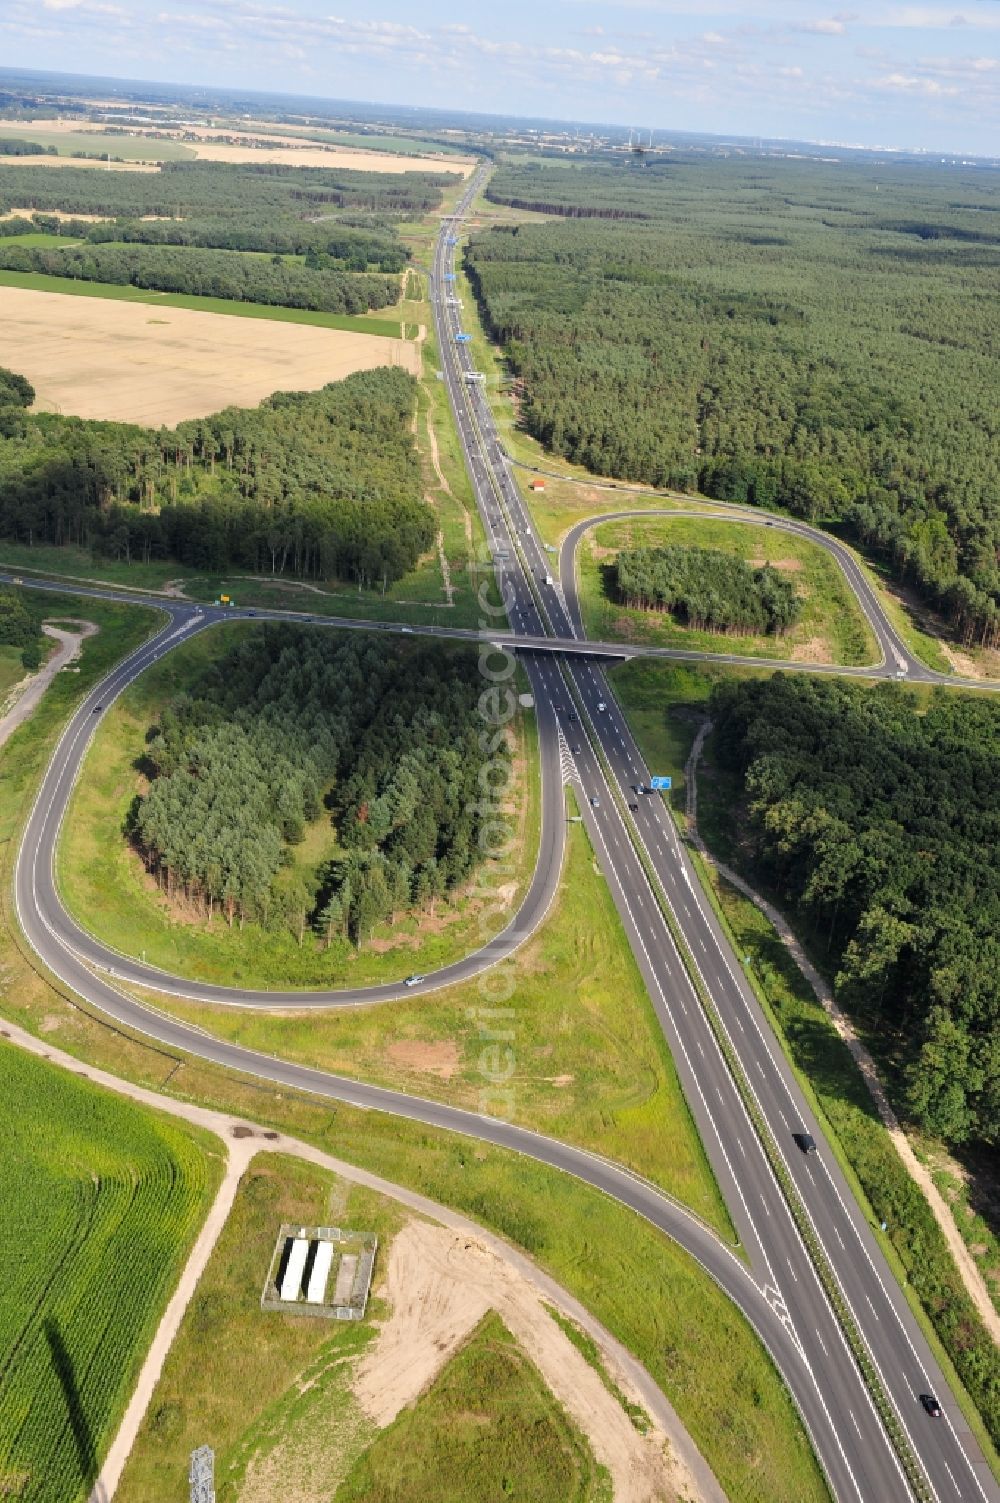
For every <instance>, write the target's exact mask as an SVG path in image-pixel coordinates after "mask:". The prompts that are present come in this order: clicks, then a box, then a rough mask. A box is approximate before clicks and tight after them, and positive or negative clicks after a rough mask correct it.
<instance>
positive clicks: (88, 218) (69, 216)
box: [0, 157, 145, 224]
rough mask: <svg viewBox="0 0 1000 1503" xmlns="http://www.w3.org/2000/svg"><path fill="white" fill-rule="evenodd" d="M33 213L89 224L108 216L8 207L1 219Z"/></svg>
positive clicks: (47, 217)
mask: <svg viewBox="0 0 1000 1503" xmlns="http://www.w3.org/2000/svg"><path fill="white" fill-rule="evenodd" d="M10 160H11V161H22V160H23V158H21V157H12V158H11V159H10ZM32 214H44V215H45V217H46V219H63V220H66V219H82V220H85V221H86V223H87V224H103V223H104V222H105V220H106V219H107V217H108V216H107V215H106V214H65V213H64V212H63V211H62V209H8V210H7V212H6V214H0V219H30V218H31V216H32ZM143 217H144V218H145V216H143Z"/></svg>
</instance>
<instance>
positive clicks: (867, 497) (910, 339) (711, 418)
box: [466, 159, 1000, 645]
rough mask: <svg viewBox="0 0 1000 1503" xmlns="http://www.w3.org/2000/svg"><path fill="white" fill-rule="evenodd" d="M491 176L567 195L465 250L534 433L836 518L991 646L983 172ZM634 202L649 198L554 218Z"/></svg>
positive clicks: (989, 307)
mask: <svg viewBox="0 0 1000 1503" xmlns="http://www.w3.org/2000/svg"><path fill="white" fill-rule="evenodd" d="M529 189H530V192H529ZM488 191H489V193H490V195H491V196H492V197H494V198H496V199H498V200H499V201H501V202H507V201H510V200H511V199H512V198H518V199H521V200H523V201H525V202H527V201H528V200H529V199H530V201H531V203H532V205H544V206H545V207H546V208H547V210H548V211H549V212H554V213H557V214H558V215H559V216H560V218H559V219H557V220H556V221H554V222H553V223H551V224H525V225H521V226H504V227H498V228H496V229H493V230H490V231H484V232H482V233H480V234H478V235H476V236H474V237H473V238H472V240H471V241H470V244H469V247H468V251H467V256H466V263H467V267H468V271H469V275H470V278H471V280H472V283H473V287H474V289H475V291H476V294H477V296H478V299H479V302H480V306H481V309H482V311H483V314H484V318H485V320H486V323H487V326H488V327H489V329H490V331H491V333H492V334H493V336H494V337H495V338H496V339H497V340H498V341H499V342H500V343H502V344H503V345H504V346H505V349H506V352H507V355H508V358H509V363H510V367H511V371H512V375H513V377H514V379H515V382H516V392H517V397H518V401H519V411H520V415H521V420H522V422H523V424H524V426H525V427H526V428H527V430H528V431H529V432H531V433H532V434H533V435H534V436H535V437H536V438H538V439H539V440H540V441H541V442H542V443H543V444H544V445H545V446H546V447H547V448H549V449H550V450H552V451H553V452H555V453H557V454H560V455H563V456H565V457H566V458H568V459H570V460H572V461H574V462H575V463H579V464H581V465H584V466H585V467H587V468H588V469H590V470H592V471H595V472H599V473H602V474H610V475H615V476H620V477H622V478H625V479H629V480H635V481H640V482H645V483H649V484H652V485H655V486H660V487H663V486H669V487H675V488H677V489H680V490H692V489H695V488H697V489H700V490H701V491H703V492H704V493H706V494H708V495H711V496H714V497H717V498H719V499H722V500H731V501H737V502H748V503H750V504H756V505H762V506H778V507H784V508H786V509H787V510H788V511H790V512H792V513H793V514H794V515H797V516H802V517H806V518H808V519H809V520H811V521H816V522H821V523H823V524H830V525H833V526H840V527H842V528H843V529H844V530H845V531H846V532H847V533H848V535H849V536H851V537H852V538H854V539H856V540H857V541H858V542H859V543H860V544H861V545H862V546H863V547H865V548H867V549H868V550H869V551H871V552H873V553H878V554H881V555H882V556H883V557H884V558H885V560H886V562H887V564H888V566H889V568H890V569H891V571H892V572H893V574H894V575H895V576H896V577H897V578H898V579H900V580H902V581H905V582H906V583H907V584H909V585H912V586H913V587H915V588H916V590H917V591H918V592H919V593H920V594H921V595H922V596H923V598H924V599H925V600H927V601H928V602H929V603H931V604H932V605H934V606H935V607H936V608H937V609H939V610H940V611H942V612H943V613H944V614H945V615H946V616H947V617H948V619H949V620H950V621H951V622H953V623H954V625H955V627H956V629H957V630H958V631H959V632H960V633H962V634H963V635H964V636H965V638H966V640H967V641H969V642H970V643H972V642H980V643H983V644H985V645H995V644H996V643H997V642H998V641H1000V604H998V603H1000V564H998V559H1000V444H998V438H1000V430H998V425H997V422H996V402H995V392H996V391H997V390H998V389H1000V339H998V336H997V329H998V328H1000V284H998V283H997V280H996V275H995V272H996V269H997V267H998V266H1000V229H998V227H997V226H996V225H995V224H994V223H993V220H994V219H995V218H996V210H997V207H998V203H1000V200H998V195H997V189H996V187H995V186H994V185H993V183H992V180H987V179H985V178H982V177H981V176H980V177H977V176H976V175H975V174H973V173H971V172H968V173H963V172H962V171H961V170H957V171H956V170H953V169H947V170H945V169H943V168H937V167H935V166H933V165H932V164H930V163H927V164H921V166H920V167H919V169H914V168H912V167H908V168H904V167H902V166H889V167H887V166H886V165H885V164H882V163H878V164H875V163H861V162H858V163H847V162H838V163H837V164H835V165H828V164H824V163H822V162H817V161H808V162H763V161H753V162H740V161H735V160H734V161H710V162H705V161H701V162H696V161H693V160H692V161H684V160H683V159H671V161H670V162H669V163H666V164H660V163H651V164H650V165H648V166H647V167H645V168H644V169H643V170H642V171H630V170H628V169H627V168H625V167H624V166H620V165H614V166H613V165H610V164H607V163H601V162H593V163H590V164H588V165H586V166H582V167H572V168H568V167H565V166H549V165H548V164H536V165H530V166H529V165H525V166H517V165H504V166H502V167H501V168H499V169H498V171H497V172H496V174H495V176H494V177H493V179H492V180H491V183H490V185H489V189H488ZM629 205H631V206H632V207H633V208H635V209H636V210H637V211H641V213H642V215H643V216H644V217H643V218H641V219H638V220H627V219H626V220H622V221H621V222H617V223H615V224H614V225H611V224H604V223H602V222H600V221H599V220H596V219H593V218H588V219H586V220H582V219H579V218H576V219H573V220H571V221H568V222H567V218H566V215H567V210H568V209H570V208H572V207H574V206H576V207H577V208H579V207H586V206H591V207H594V208H599V209H601V210H602V211H607V212H612V211H613V212H616V213H617V212H618V211H620V210H621V209H623V208H625V207H627V206H629Z"/></svg>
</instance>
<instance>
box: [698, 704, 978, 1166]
mask: <svg viewBox="0 0 1000 1503" xmlns="http://www.w3.org/2000/svg"><path fill="white" fill-rule="evenodd" d="M711 713H712V718H713V720H714V721H715V736H714V745H715V752H716V757H717V758H718V761H719V762H720V764H721V765H722V767H724V768H726V769H727V770H728V771H730V772H732V773H733V774H735V775H736V776H737V778H738V779H739V783H740V786H741V787H742V790H743V801H742V806H741V811H740V812H741V815H742V821H743V834H744V836H745V840H746V843H747V849H748V852H749V860H750V862H751V864H752V866H753V867H754V868H755V869H756V870H757V872H758V873H760V874H762V875H763V876H764V878H765V879H766V881H767V882H768V884H769V885H770V886H771V887H772V888H774V889H775V891H776V892H777V893H778V895H779V899H780V901H781V902H782V903H784V904H787V905H788V906H789V907H790V908H791V909H792V910H793V911H795V912H797V913H798V914H799V915H800V917H801V918H802V919H804V920H805V921H806V923H807V924H808V926H809V929H810V930H811V931H812V933H813V936H814V940H815V942H816V943H817V944H818V945H819V946H820V947H825V949H826V950H827V952H828V955H829V957H830V960H831V962H832V963H833V965H834V966H835V967H836V972H837V974H836V992H837V996H838V999H839V1001H840V1002H841V1003H842V1004H843V1005H844V1006H845V1008H846V1009H847V1010H848V1011H849V1012H850V1013H852V1014H853V1015H854V1016H855V1017H856V1018H858V1019H859V1020H860V1021H861V1022H862V1024H863V1025H864V1028H865V1031H866V1033H867V1034H869V1035H871V1036H872V1037H873V1038H876V1039H878V1040H879V1041H880V1044H879V1046H880V1048H881V1049H882V1050H883V1051H884V1053H885V1056H886V1058H887V1059H891V1060H892V1063H893V1065H894V1066H895V1067H896V1068H897V1069H898V1070H899V1071H900V1072H901V1074H902V1078H903V1082H904V1093H905V1101H906V1106H907V1109H908V1111H909V1114H910V1115H911V1117H912V1118H913V1119H914V1120H915V1121H916V1122H917V1123H918V1124H919V1125H920V1126H922V1127H924V1128H926V1129H927V1130H928V1131H929V1132H932V1133H934V1134H936V1135H938V1136H940V1137H942V1138H944V1139H946V1140H947V1141H949V1142H952V1143H959V1144H960V1143H966V1142H976V1141H978V1142H984V1143H991V1144H995V1143H997V1141H998V1139H1000V869H998V866H997V860H996V853H997V850H998V848H1000V815H998V810H997V799H996V790H997V786H998V779H1000V708H998V707H997V706H996V705H995V704H993V703H992V702H991V701H988V700H975V699H973V698H971V697H960V696H957V695H954V694H949V693H947V692H946V691H943V690H939V691H936V692H935V694H934V695H933V696H932V698H931V701H930V704H929V706H928V708H927V710H926V713H918V711H917V704H916V701H915V699H914V697H913V696H912V695H910V694H907V693H905V692H904V691H903V690H901V689H900V688H899V687H897V686H896V685H884V686H882V687H880V688H877V689H870V688H865V687H862V686H860V685H855V684H849V683H845V682H833V681H830V680H825V679H810V678H805V677H794V678H793V677H788V676H783V675H780V674H778V675H775V676H774V677H772V678H770V679H768V680H765V681H760V680H758V681H754V682H750V681H745V682H727V683H724V684H720V685H718V686H717V687H716V689H715V690H714V692H713V697H712V702H711Z"/></svg>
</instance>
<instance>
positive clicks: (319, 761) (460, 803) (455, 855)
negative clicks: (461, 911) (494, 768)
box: [125, 625, 508, 949]
mask: <svg viewBox="0 0 1000 1503" xmlns="http://www.w3.org/2000/svg"><path fill="white" fill-rule="evenodd" d="M480 687H481V686H480V683H479V679H478V675H477V672H476V663H475V658H474V656H473V655H472V654H471V653H469V652H467V651H465V650H464V649H463V650H459V651H450V650H447V649H445V648H443V647H442V646H440V645H438V644H435V645H433V646H428V647H423V646H421V647H419V648H411V649H410V650H405V649H404V650H400V649H399V647H398V646H397V645H396V644H392V643H389V642H386V641H384V640H379V639H377V638H371V637H363V636H360V635H355V634H353V633H352V634H350V635H348V636H346V637H343V638H336V637H333V636H331V635H330V634H329V633H326V632H315V631H314V632H309V631H306V630H303V629H301V628H296V627H290V626H284V625H281V626H272V625H267V626H265V627H263V628H262V629H259V630H257V631H254V632H253V634H252V635H250V636H247V637H246V638H244V639H243V640H242V641H240V642H239V643H237V644H236V645H234V646H233V647H231V648H230V649H229V650H228V651H227V652H226V653H225V654H224V655H223V656H222V657H221V658H220V659H219V660H217V661H216V662H215V663H213V664H211V665H210V666H209V667H208V668H206V670H205V671H204V673H203V674H202V675H201V677H200V679H199V680H198V682H196V683H195V685H194V686H193V688H192V689H191V691H190V692H189V693H185V694H183V695H179V696H178V697H177V698H176V699H175V700H174V701H173V702H172V703H171V704H170V705H168V706H167V707H166V708H165V709H164V710H163V712H162V713H161V715H160V717H159V719H158V721H157V722H156V723H155V724H154V725H153V726H151V727H150V731H149V735H148V737H147V745H146V750H145V762H146V765H147V771H148V772H149V773H150V774H151V777H152V782H151V784H150V787H149V791H148V792H147V793H146V794H145V795H143V796H141V797H137V798H136V800H135V801H134V803H133V805H132V808H131V810H130V812H129V816H128V819H127V821H126V827H125V834H126V836H127V837H128V839H130V840H131V841H133V842H134V844H135V845H136V847H137V849H138V850H139V851H140V852H141V854H142V856H143V858H144V860H145V862H146V864H147V867H148V869H149V870H150V871H151V872H152V873H154V874H155V875H156V877H157V880H158V882H159V883H160V884H161V886H162V888H163V890H164V891H165V892H166V893H167V894H168V895H170V896H175V895H179V894H180V893H183V895H184V896H185V898H186V899H187V900H188V901H189V902H191V903H194V904H195V905H196V906H199V907H200V908H201V909H202V911H203V913H204V915H205V917H206V919H207V920H209V921H211V919H212V918H213V916H220V917H221V918H223V919H224V920H225V922H226V923H228V924H230V925H232V924H234V923H239V924H240V925H241V926H242V925H243V924H244V923H245V922H248V921H249V922H253V923H257V924H260V925H261V926H262V927H264V928H266V929H272V930H278V929H290V930H291V932H292V933H293V934H294V935H295V937H296V939H297V940H298V942H299V943H300V944H302V943H304V942H305V940H306V937H307V935H308V934H309V933H310V932H311V933H312V935H313V937H314V942H316V943H318V944H321V945H322V946H323V947H324V948H330V947H331V946H333V947H340V948H342V949H343V948H345V947H347V946H348V945H355V946H360V945H362V944H363V943H365V942H366V941H367V940H368V939H369V938H370V937H371V934H372V931H373V930H374V929H375V928H376V926H378V925H380V924H383V923H385V922H386V921H390V922H395V921H396V920H397V918H399V917H400V916H402V915H404V914H408V913H410V912H412V911H413V910H414V909H417V910H427V911H433V908H434V905H435V904H436V903H437V902H438V901H440V900H441V899H443V898H447V897H448V895H449V894H450V893H452V892H454V891H455V889H456V888H457V887H459V886H460V885H461V884H462V883H463V882H464V881H465V880H466V879H467V878H468V876H469V875H470V873H471V872H472V870H473V869H474V867H475V866H476V865H477V863H478V862H479V861H480V860H481V859H482V843H481V840H480V835H481V822H482V817H483V816H482V814H481V812H477V811H481V810H482V809H483V807H484V802H483V799H482V796H481V793H480V790H479V782H478V778H479V769H480V766H481V764H482V761H483V753H482V751H481V749H480V746H479V740H478V730H479V726H480V725H481V717H480V716H479V713H478V708H477V706H478V696H479V691H480ZM499 755H500V758H501V764H500V765H501V766H502V767H503V766H506V765H507V758H508V753H507V750H506V747H505V746H502V747H501V748H500V752H499ZM320 820H322V821H325V822H327V823H328V825H329V830H330V838H329V841H328V847H329V849H330V851H331V854H330V855H328V856H325V857H323V858H322V859H321V860H320V861H319V862H318V863H317V864H316V866H315V867H314V868H312V869H311V870H302V869H295V870H294V871H293V870H291V869H292V868H294V867H295V862H294V854H293V848H294V847H295V846H296V845H298V844H300V843H301V842H302V840H303V839H304V836H305V833H306V829H307V827H309V826H310V825H315V824H316V822H317V821H320ZM336 847H339V850H337V851H336V853H335V854H333V853H332V852H334V850H335V848H336Z"/></svg>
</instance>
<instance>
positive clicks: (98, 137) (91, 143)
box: [0, 120, 196, 163]
mask: <svg viewBox="0 0 1000 1503" xmlns="http://www.w3.org/2000/svg"><path fill="white" fill-rule="evenodd" d="M0 136H14V137H16V138H17V139H18V140H20V141H34V142H36V143H37V145H39V146H54V147H55V149H56V151H57V152H58V154H59V155H60V156H61V157H71V156H73V155H74V153H76V152H81V151H84V152H86V153H87V155H88V156H94V157H97V156H104V155H105V153H108V154H109V155H110V156H111V159H112V161H113V160H114V159H115V157H121V159H122V160H123V161H125V162H179V161H182V160H187V159H190V160H192V161H193V160H194V157H195V155H196V153H195V152H193V151H192V150H191V148H190V146H184V145H183V144H182V143H181V142H180V141H167V140H164V141H158V140H154V139H152V138H151V137H142V136H119V135H113V134H111V135H108V134H105V132H103V131H89V130H79V131H64V130H58V131H57V130H52V131H45V130H42V131H38V130H35V128H34V126H33V125H32V124H31V122H30V121H28V120H24V121H20V120H19V121H17V122H15V123H14V124H13V125H4V126H0ZM0 160H3V159H2V158H0ZM10 160H11V162H14V163H16V162H17V160H18V159H17V158H16V157H12V158H11V159H10Z"/></svg>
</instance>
